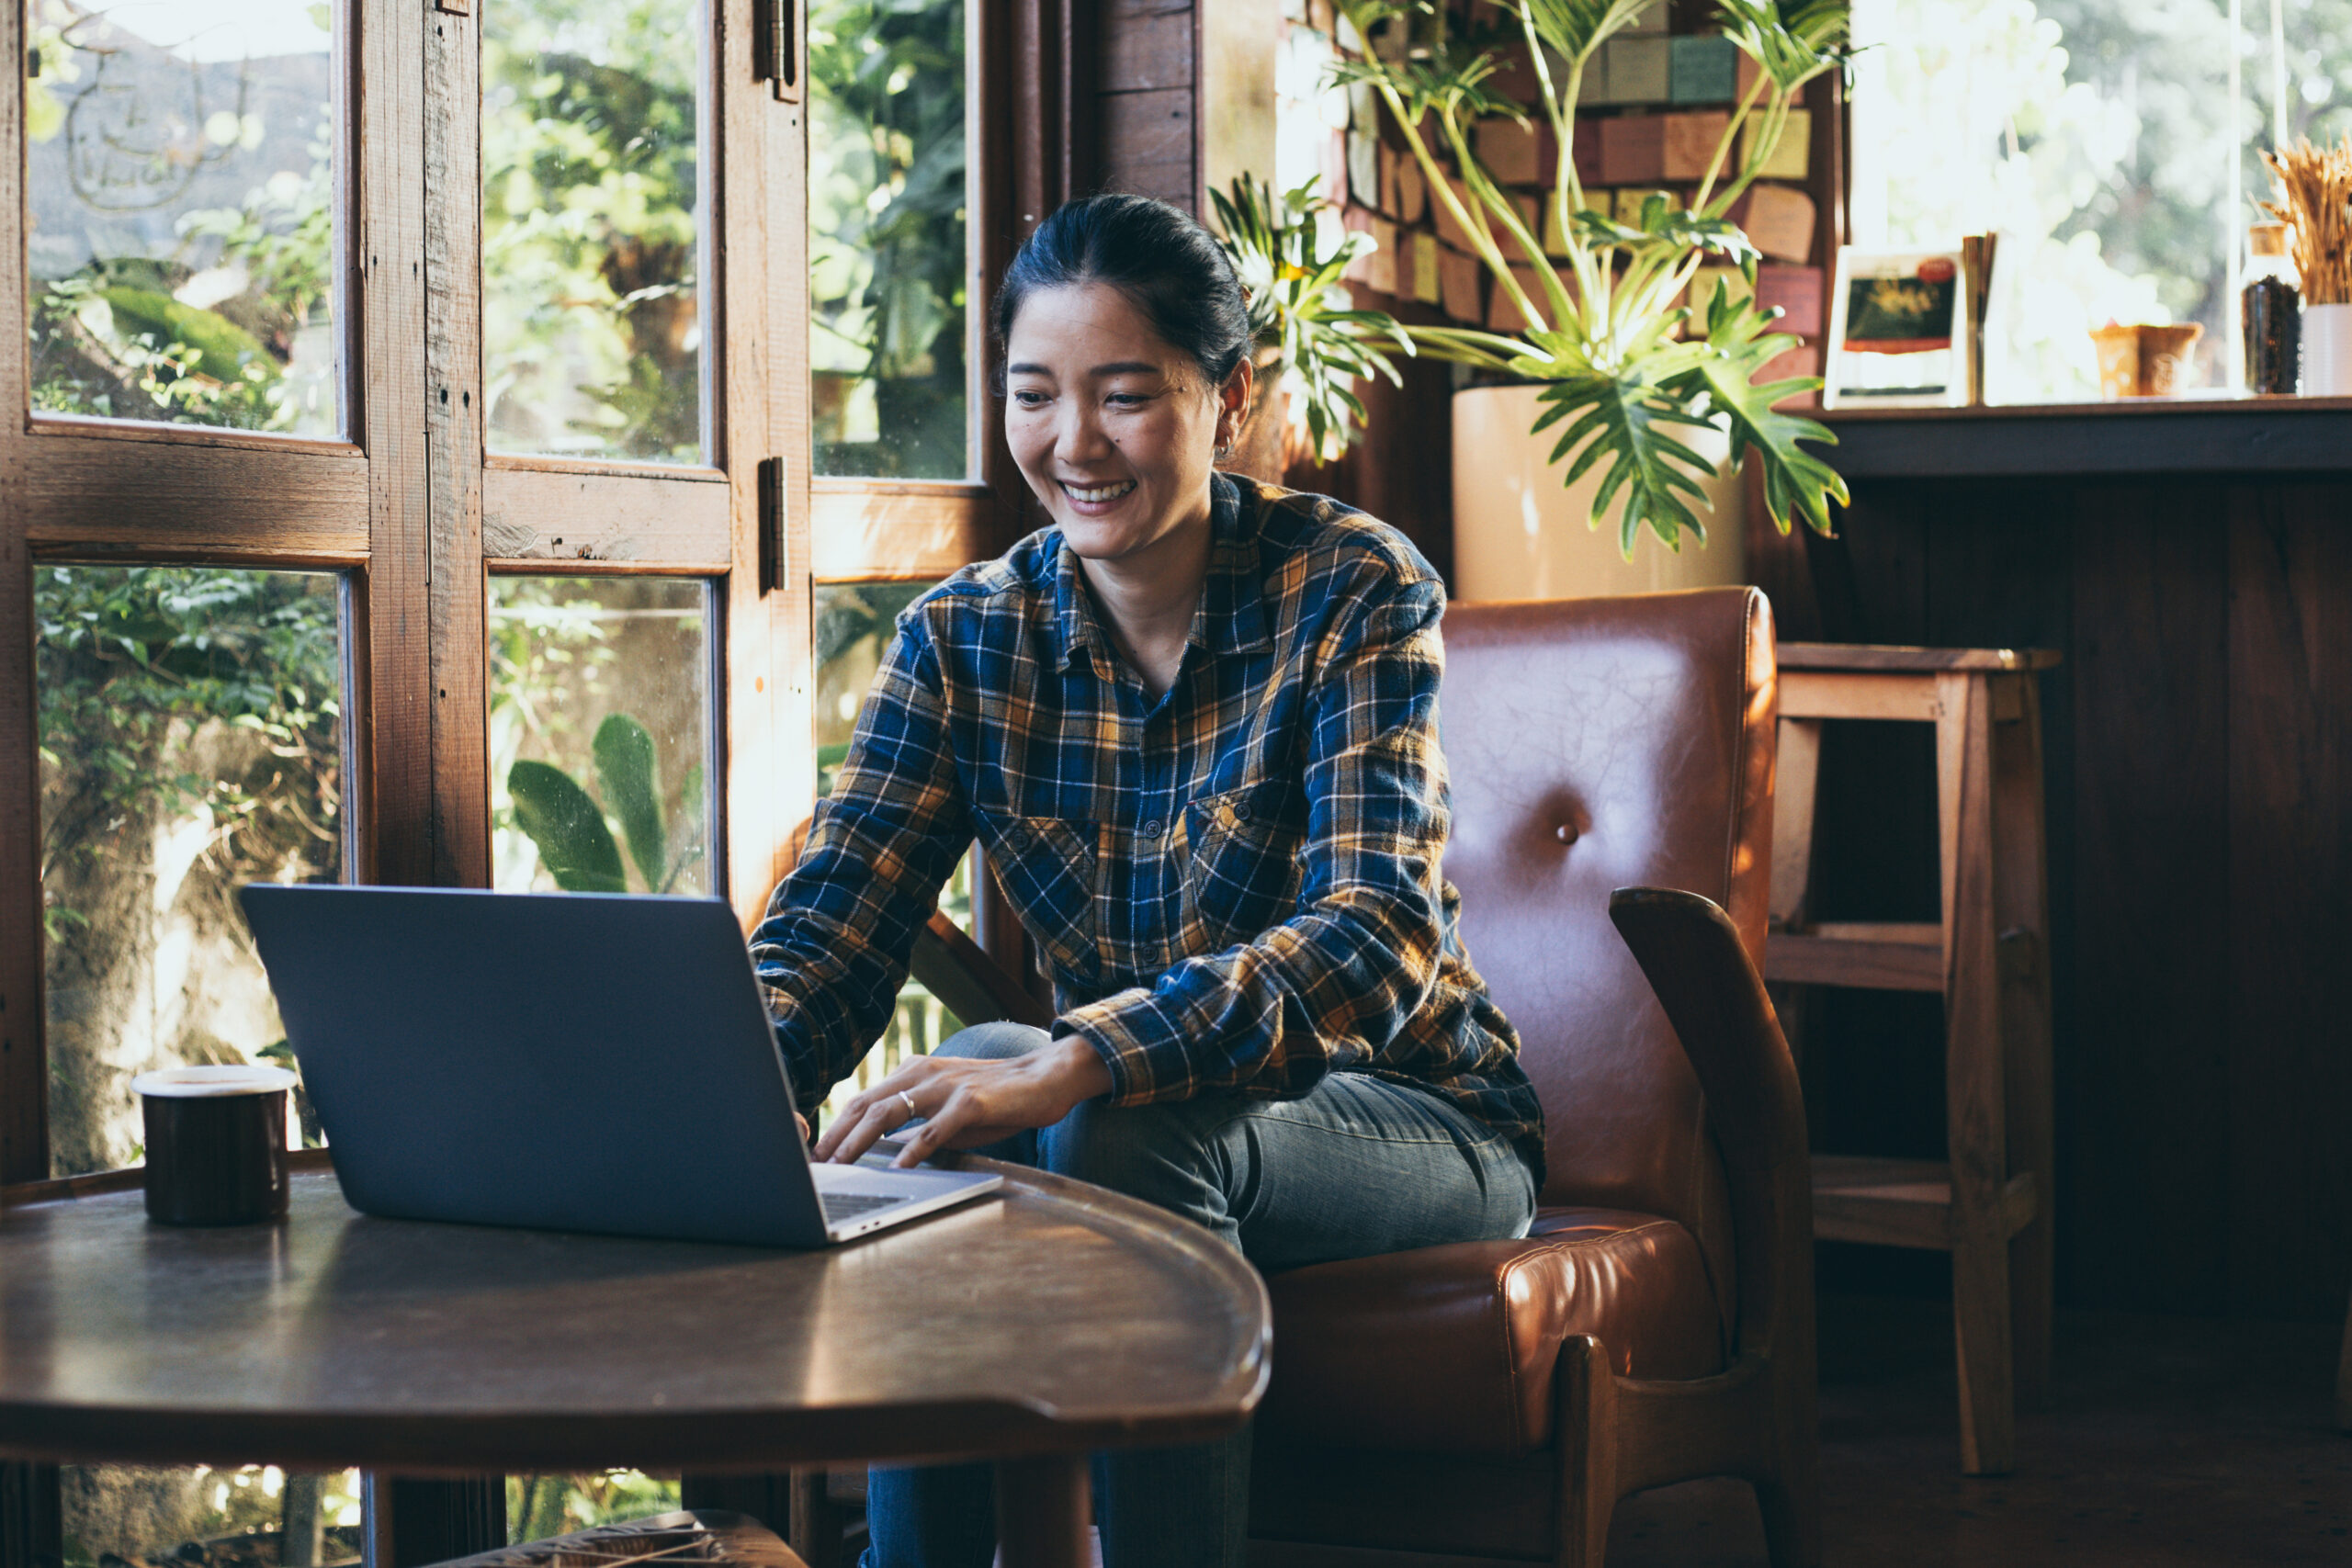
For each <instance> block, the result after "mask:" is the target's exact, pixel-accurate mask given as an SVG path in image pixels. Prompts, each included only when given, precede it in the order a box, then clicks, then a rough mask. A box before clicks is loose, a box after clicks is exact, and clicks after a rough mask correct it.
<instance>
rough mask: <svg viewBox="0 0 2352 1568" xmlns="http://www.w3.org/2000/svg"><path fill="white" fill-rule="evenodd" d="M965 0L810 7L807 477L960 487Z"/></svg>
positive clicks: (965, 460) (964, 429) (834, 2)
mask: <svg viewBox="0 0 2352 1568" xmlns="http://www.w3.org/2000/svg"><path fill="white" fill-rule="evenodd" d="M964 38H965V28H964V6H963V4H962V0H817V3H816V4H814V5H812V6H810V7H809V364H810V368H811V378H810V398H811V405H812V406H811V409H810V417H811V422H812V424H813V429H814V445H815V451H814V462H815V465H816V467H815V471H816V472H818V473H820V474H842V475H860V476H873V477H880V478H886V479H962V478H964V477H965V475H966V473H967V471H968V469H969V464H970V458H969V456H968V451H969V446H970V438H969V430H970V422H971V417H972V406H971V395H970V390H969V388H968V386H967V376H968V373H969V364H968V355H967V342H966V340H967V330H968V324H969V319H968V317H967V306H968V304H969V297H968V293H967V289H968V271H969V268H968V266H967V259H966V257H967V251H966V234H967V227H966V225H967V218H968V215H967V212H966V210H965V207H966V195H965V191H966V185H965V173H966V165H967V149H966V146H965V113H966V102H967V95H966V92H965V58H964Z"/></svg>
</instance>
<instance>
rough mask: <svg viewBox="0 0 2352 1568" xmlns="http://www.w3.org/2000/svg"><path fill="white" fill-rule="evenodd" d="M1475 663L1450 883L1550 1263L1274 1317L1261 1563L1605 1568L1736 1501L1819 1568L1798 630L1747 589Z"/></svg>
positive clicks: (1562, 616)
mask: <svg viewBox="0 0 2352 1568" xmlns="http://www.w3.org/2000/svg"><path fill="white" fill-rule="evenodd" d="M1445 640H1446V659H1447V669H1446V676H1445V684H1444V688H1443V694H1442V724H1443V728H1444V742H1445V750H1446V756H1447V761H1448V763H1449V766H1450V769H1451V773H1452V777H1453V807H1454V824H1453V840H1452V841H1451V844H1450V846H1449V848H1448V850H1447V853H1446V863H1445V869H1446V874H1447V875H1448V876H1449V877H1450V878H1451V879H1452V880H1453V883H1454V884H1455V885H1456V886H1458V887H1459V888H1460V889H1461V893H1462V901H1463V916H1462V919H1463V933H1464V941H1465V943H1466V945H1467V947H1468V949H1469V953H1470V956H1471V959H1472V961H1473V963H1474V964H1476V966H1477V968H1478V969H1479V971H1480V972H1481V973H1482V974H1483V975H1484V976H1486V978H1487V983H1488V984H1489V985H1490V986H1491V987H1493V990H1494V993H1495V996H1496V998H1497V999H1498V1001H1499V1002H1500V1003H1501V1005H1502V1008H1503V1010H1504V1011H1505V1013H1506V1014H1508V1015H1509V1017H1510V1019H1511V1021H1512V1022H1513V1023H1514V1024H1516V1025H1517V1026H1518V1029H1519V1031H1520V1035H1521V1042H1522V1047H1523V1055H1522V1060H1523V1061H1524V1062H1525V1064H1526V1066H1527V1069H1528V1072H1529V1075H1530V1076H1531V1077H1532V1078H1533V1079H1534V1081H1535V1086H1536V1089H1537V1092H1538V1093H1539V1094H1540V1095H1541V1096H1542V1099H1543V1101H1544V1114H1545V1122H1546V1133H1547V1149H1546V1152H1547V1156H1548V1159H1549V1165H1550V1171H1549V1175H1548V1178H1547V1179H1546V1182H1545V1185H1544V1191H1543V1194H1542V1197H1541V1200H1540V1204H1541V1207H1540V1212H1539V1213H1538V1216H1537V1219H1536V1222H1535V1224H1534V1228H1533V1234H1532V1235H1530V1236H1529V1237H1528V1238H1527V1239H1525V1240H1523V1241H1507V1242H1477V1243H1470V1244H1465V1245H1460V1246H1453V1247H1432V1248H1429V1249H1426V1250H1423V1251H1419V1252H1408V1253H1398V1254H1395V1255H1392V1256H1388V1257H1382V1258H1359V1259H1355V1260H1352V1261H1348V1262H1342V1263H1332V1264H1325V1265H1319V1266H1317V1267H1315V1268H1311V1269H1297V1270H1295V1271H1292V1272H1289V1273H1285V1274H1280V1275H1276V1276H1274V1277H1273V1278H1272V1279H1271V1280H1269V1281H1268V1284H1269V1286H1270V1287H1271V1289H1272V1295H1273V1302H1274V1356H1273V1381H1272V1386H1271V1387H1270V1389H1269V1391H1268V1393H1267V1398H1266V1403H1265V1404H1264V1406H1263V1408H1262V1409H1261V1413H1260V1416H1259V1420H1258V1427H1257V1442H1256V1450H1257V1452H1256V1461H1255V1471H1254V1481H1253V1485H1252V1488H1251V1510H1250V1516H1251V1517H1250V1534H1251V1537H1252V1554H1251V1561H1252V1562H1253V1564H1260V1563H1262V1564H1268V1565H1272V1564H1283V1563H1290V1564H1300V1565H1306V1564H1313V1565H1315V1568H1336V1565H1337V1564H1340V1563H1346V1562H1355V1563H1361V1564H1364V1565H1365V1568H1371V1565H1373V1564H1394V1565H1396V1568H1405V1565H1407V1564H1411V1563H1420V1564H1425V1565H1427V1568H1438V1565H1439V1564H1441V1563H1442V1564H1456V1563H1464V1562H1470V1561H1476V1560H1495V1559H1504V1560H1513V1561H1520V1562H1525V1561H1529V1560H1534V1561H1539V1562H1557V1563H1562V1564H1598V1563H1599V1562H1600V1561H1601V1557H1602V1552H1603V1549H1604V1545H1605V1542H1606V1540H1607V1537H1608V1531H1609V1518H1610V1514H1611V1509H1612V1507H1613V1506H1614V1504H1615V1502H1616V1500H1617V1499H1618V1498H1619V1497H1621V1496H1623V1495H1626V1494H1628V1493H1631V1492H1634V1491H1638V1490H1640V1489H1642V1488H1645V1487H1650V1486H1657V1485H1661V1484H1664V1483H1669V1482H1675V1481H1680V1480H1685V1479H1689V1478H1692V1477H1696V1476H1702V1475H1719V1474H1728V1475H1736V1476H1741V1477H1745V1478H1746V1479H1747V1480H1748V1481H1750V1482H1752V1483H1754V1484H1755V1487H1756V1490H1757V1495H1758V1501H1759V1503H1760V1504H1761V1506H1762V1510H1763V1516H1764V1523H1765V1529H1766V1534H1767V1537H1768V1540H1769V1541H1770V1549H1771V1554H1772V1561H1773V1562H1774V1563H1775V1564H1776V1565H1780V1568H1789V1565H1793V1564H1811V1563H1813V1562H1815V1561H1816V1560H1817V1558H1818V1555H1819V1548H1818V1540H1819V1533H1818V1527H1817V1506H1816V1497H1815V1404H1814V1365H1813V1297H1812V1272H1811V1271H1812V1242H1811V1232H1812V1215H1811V1203H1810V1195H1809V1188H1808V1178H1807V1176H1806V1172H1805V1137H1804V1111H1803V1105H1802V1101H1801V1100H1800V1099H1799V1096H1798V1092H1797V1089H1796V1080H1795V1075H1794V1072H1793V1069H1792V1066H1791V1064H1790V1061H1789V1056H1788V1049H1787V1046H1786V1044H1785V1043H1783V1042H1782V1041H1781V1035H1780V1032H1779V1029H1778V1027H1777V1025H1776V1024H1775V1023H1774V1021H1773V1018H1772V1012H1771V1008H1770V1004H1769V1003H1768V1002H1767V1001H1766V999H1765V998H1764V992H1763V988H1762V985H1761V983H1760V981H1758V978H1757V971H1756V966H1755V965H1756V961H1757V960H1758V959H1760V958H1761V956H1762V953H1763V944H1764V926H1765V914H1766V897H1767V887H1766V878H1767V875H1768V873H1769V869H1770V849H1771V841H1772V823H1771V808H1772V765H1773V756H1774V719H1775V704H1774V694H1773V660H1772V646H1773V641H1772V630H1771V621H1770V612H1769V610H1768V608H1767V607H1766V604H1765V602H1764V599H1763V596H1762V595H1761V594H1759V593H1758V592H1755V591H1753V590H1746V589H1720V590H1706V591H1702V592H1689V593H1669V594H1652V595H1637V596H1631V597H1625V598H1617V599H1595V600H1581V601H1565V602H1552V603H1544V604H1496V605H1464V606H1457V607H1455V608H1454V609H1453V610H1451V611H1449V612H1448V613H1447V615H1446V620H1445ZM1628 888H1631V889H1634V890H1631V891H1628V892H1625V893H1623V894H1622V895H1620V897H1619V898H1618V908H1616V909H1615V911H1614V914H1615V917H1616V920H1617V922H1618V925H1619V926H1620V927H1621V928H1622V934H1621V930H1620V929H1612V924H1611V913H1612V911H1611V890H1612V889H1628ZM1657 888H1670V889H1679V890H1683V891H1680V892H1676V893H1664V892H1655V891H1647V890H1646V889H1657ZM1692 895H1702V896H1703V897H1692ZM1717 906H1720V907H1721V908H1717ZM1724 911H1728V916H1727V917H1726V915H1725V913H1724ZM1645 972H1646V973H1645ZM1653 982H1655V989H1654V988H1653ZM1661 999H1663V1003H1664V1005H1663V1007H1661V1005H1660V1004H1661ZM1669 1018H1670V1019H1671V1022H1669ZM1678 1030H1679V1031H1680V1036H1679V1039H1678ZM1686 1047H1688V1050H1687V1053H1686Z"/></svg>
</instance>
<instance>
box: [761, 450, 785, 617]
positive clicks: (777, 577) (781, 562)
mask: <svg viewBox="0 0 2352 1568" xmlns="http://www.w3.org/2000/svg"><path fill="white" fill-rule="evenodd" d="M759 481H760V522H759V528H760V592H762V593H765V592H769V591H770V590H771V589H780V588H782V587H783V586H784V571H785V564H786V563H785V556H784V459H783V458H781V457H763V458H761V459H760V469H759Z"/></svg>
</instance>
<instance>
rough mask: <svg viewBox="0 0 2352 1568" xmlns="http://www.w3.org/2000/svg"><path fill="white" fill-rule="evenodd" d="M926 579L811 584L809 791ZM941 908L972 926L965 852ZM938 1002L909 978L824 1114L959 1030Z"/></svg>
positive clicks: (846, 731)
mask: <svg viewBox="0 0 2352 1568" xmlns="http://www.w3.org/2000/svg"><path fill="white" fill-rule="evenodd" d="M933 586H935V585H934V584H932V583H928V582H860V583H822V582H820V583H819V584H818V585H817V793H818V794H820V795H831V793H832V789H833V783H834V781H835V780H836V779H837V778H839V777H840V775H841V767H842V761H844V760H846V759H847V757H848V755H849V740H850V735H851V732H852V731H854V729H855V728H857V710H858V707H859V705H862V704H863V703H864V702H865V694H866V692H867V691H868V690H869V689H870V688H871V687H872V686H873V684H874V676H875V672H876V671H878V670H879V669H880V668H881V665H882V655H883V653H884V652H885V650H886V649H888V645H889V640H890V634H891V629H892V627H894V626H896V625H897V624H898V619H899V613H900V612H901V611H903V610H905V609H906V607H907V606H908V605H910V604H913V603H914V602H915V601H916V600H917V599H918V598H920V597H922V594H924V593H925V592H929V591H930V589H932V588H933ZM939 908H940V910H941V912H942V913H944V914H945V915H946V917H947V918H948V919H951V920H953V921H955V922H956V924H957V925H959V926H962V927H964V928H965V929H966V930H967V931H968V930H969V929H970V928H971V924H972V857H971V856H970V855H967V856H965V857H964V859H963V860H962V861H961V862H959V863H957V865H956V874H955V875H954V876H952V877H950V878H949V879H948V882H947V886H945V887H944V888H942V889H941V890H940V894H939ZM963 1027H964V1026H963V1024H962V1023H961V1022H959V1021H957V1019H956V1015H955V1014H954V1013H952V1012H949V1011H948V1010H947V1008H946V1006H945V1004H944V1003H943V1002H941V1001H940V999H939V998H936V997H934V996H933V995H932V994H931V993H930V992H929V991H927V990H925V989H924V988H923V987H922V985H921V984H920V983H919V982H917V981H916V980H914V979H913V978H911V977H910V978H909V979H908V981H907V984H906V987H905V988H904V989H903V990H901V991H900V992H899V1010H898V1012H897V1013H896V1014H895V1015H893V1017H892V1018H891V1020H890V1026H889V1028H888V1030H886V1031H885V1032H883V1035H882V1038H881V1040H880V1041H878V1042H877V1043H876V1045H875V1047H874V1049H873V1050H871V1051H869V1052H867V1053H866V1055H865V1060H864V1061H863V1062H861V1063H859V1064H858V1067H857V1071H856V1072H855V1073H854V1075H852V1076H851V1077H848V1078H845V1079H843V1080H842V1082H841V1083H839V1084H838V1085H836V1086H834V1089H833V1092H832V1096H831V1099H830V1100H828V1102H827V1106H826V1114H828V1115H831V1113H832V1111H835V1110H837V1109H839V1107H840V1103H841V1102H842V1100H847V1099H848V1098H849V1097H850V1096H851V1095H854V1094H855V1093H857V1092H858V1091H859V1090H860V1089H865V1087H866V1086H867V1085H869V1084H871V1083H874V1082H876V1080H878V1079H880V1078H882V1077H887V1076H888V1074H889V1073H890V1071H891V1070H892V1069H893V1068H895V1067H897V1066H898V1065H899V1063H900V1062H901V1061H903V1060H905V1059H906V1058H907V1057H909V1056H920V1055H924V1054H925V1053H927V1052H928V1051H930V1049H931V1048H932V1047H933V1045H936V1044H937V1043H939V1042H941V1041H942V1040H944V1039H946V1038H947V1037H948V1036H949V1035H951V1034H953V1033H955V1032H956V1031H957V1030H959V1029H961V1028H963Z"/></svg>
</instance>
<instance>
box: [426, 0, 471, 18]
mask: <svg viewBox="0 0 2352 1568" xmlns="http://www.w3.org/2000/svg"><path fill="white" fill-rule="evenodd" d="M433 8H434V9H435V10H436V11H447V13H448V14H449V15H451V16H453V17H470V16H472V15H473V14H474V0H433Z"/></svg>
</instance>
